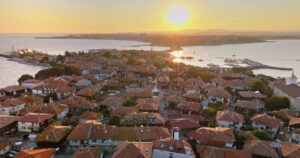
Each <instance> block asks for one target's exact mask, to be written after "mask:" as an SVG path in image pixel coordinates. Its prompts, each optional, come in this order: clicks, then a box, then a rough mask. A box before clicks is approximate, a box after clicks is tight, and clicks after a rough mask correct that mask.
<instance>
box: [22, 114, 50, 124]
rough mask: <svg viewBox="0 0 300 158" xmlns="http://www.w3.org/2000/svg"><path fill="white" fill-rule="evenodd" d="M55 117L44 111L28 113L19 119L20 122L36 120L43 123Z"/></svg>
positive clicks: (35, 121)
mask: <svg viewBox="0 0 300 158" xmlns="http://www.w3.org/2000/svg"><path fill="white" fill-rule="evenodd" d="M52 117H53V115H52V114H44V113H28V114H26V115H25V116H22V117H21V118H19V119H18V122H34V123H41V122H44V121H45V120H49V119H51V118H52Z"/></svg>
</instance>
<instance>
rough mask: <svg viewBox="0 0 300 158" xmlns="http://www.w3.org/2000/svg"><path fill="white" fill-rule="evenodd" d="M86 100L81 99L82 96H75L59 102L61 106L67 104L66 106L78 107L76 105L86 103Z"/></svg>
mask: <svg viewBox="0 0 300 158" xmlns="http://www.w3.org/2000/svg"><path fill="white" fill-rule="evenodd" d="M85 100H86V98H85V97H81V96H76V95H73V96H71V97H69V98H66V99H64V100H61V101H59V103H60V104H65V105H69V106H70V105H76V104H79V103H81V102H83V101H85Z"/></svg>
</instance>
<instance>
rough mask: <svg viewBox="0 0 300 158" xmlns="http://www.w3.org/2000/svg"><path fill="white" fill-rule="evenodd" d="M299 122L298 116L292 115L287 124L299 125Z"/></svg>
mask: <svg viewBox="0 0 300 158" xmlns="http://www.w3.org/2000/svg"><path fill="white" fill-rule="evenodd" d="M299 124H300V118H297V117H292V118H291V119H290V122H289V126H293V125H299Z"/></svg>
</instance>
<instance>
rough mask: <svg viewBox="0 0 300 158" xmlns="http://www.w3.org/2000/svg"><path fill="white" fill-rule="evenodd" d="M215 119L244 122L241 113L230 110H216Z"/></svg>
mask: <svg viewBox="0 0 300 158" xmlns="http://www.w3.org/2000/svg"><path fill="white" fill-rule="evenodd" d="M216 120H217V121H228V122H242V123H243V122H244V117H243V115H242V114H239V113H236V112H234V111H230V110H224V111H218V112H217V115H216Z"/></svg>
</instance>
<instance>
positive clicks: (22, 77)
mask: <svg viewBox="0 0 300 158" xmlns="http://www.w3.org/2000/svg"><path fill="white" fill-rule="evenodd" d="M29 79H33V76H31V75H29V74H24V75H22V76H21V77H20V78H19V79H18V82H19V84H20V85H21V82H23V81H26V80H29Z"/></svg>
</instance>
